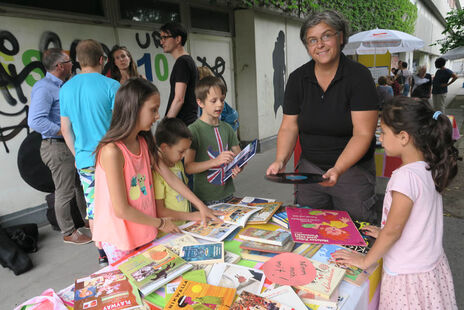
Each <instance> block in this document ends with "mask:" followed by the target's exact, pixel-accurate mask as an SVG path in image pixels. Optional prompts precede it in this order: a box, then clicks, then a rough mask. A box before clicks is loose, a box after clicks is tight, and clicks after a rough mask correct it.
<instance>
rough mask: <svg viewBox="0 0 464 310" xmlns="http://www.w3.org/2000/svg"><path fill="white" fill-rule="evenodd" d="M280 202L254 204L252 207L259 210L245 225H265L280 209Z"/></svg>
mask: <svg viewBox="0 0 464 310" xmlns="http://www.w3.org/2000/svg"><path fill="white" fill-rule="evenodd" d="M281 205H282V203H281V202H266V203H254V204H252V206H253V207H257V208H261V209H260V210H259V211H258V212H256V213H255V214H253V215H252V216H251V217H250V219H249V220H248V223H247V224H266V223H267V222H269V220H270V219H271V218H272V215H274V213H275V212H276V211H277V210H278V209H279V208H280V206H281Z"/></svg>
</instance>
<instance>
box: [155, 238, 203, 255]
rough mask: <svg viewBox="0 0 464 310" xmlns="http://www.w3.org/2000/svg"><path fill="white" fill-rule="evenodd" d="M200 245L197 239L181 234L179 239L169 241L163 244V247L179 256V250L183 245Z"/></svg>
mask: <svg viewBox="0 0 464 310" xmlns="http://www.w3.org/2000/svg"><path fill="white" fill-rule="evenodd" d="M192 244H200V242H198V240H197V239H195V238H193V237H192V236H191V235H189V234H181V235H180V236H179V237H177V238H174V239H171V240H169V241H167V242H166V243H163V245H164V246H165V247H167V248H168V249H170V250H171V251H173V252H174V253H176V254H177V255H179V254H180V250H181V249H182V246H184V245H192Z"/></svg>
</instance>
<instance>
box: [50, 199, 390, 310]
mask: <svg viewBox="0 0 464 310" xmlns="http://www.w3.org/2000/svg"><path fill="white" fill-rule="evenodd" d="M210 207H211V208H213V209H215V210H222V211H224V215H223V216H221V217H222V218H223V220H224V222H223V223H210V224H209V225H208V226H207V227H205V226H204V225H201V224H200V223H195V222H188V223H186V224H185V225H182V226H181V229H182V231H183V233H182V234H168V235H165V236H163V237H161V238H159V239H157V240H155V241H154V242H153V243H151V244H149V245H147V246H145V247H143V248H140V249H138V250H137V251H136V252H134V253H133V254H131V255H130V256H128V257H125V258H123V259H121V260H120V261H118V262H115V263H114V264H113V265H110V266H108V267H105V268H103V269H101V270H100V271H98V272H97V273H95V274H92V275H90V276H89V277H86V278H83V279H77V280H76V281H75V284H73V285H70V286H69V287H67V288H65V289H63V290H62V291H60V292H58V293H57V296H59V298H60V299H61V300H62V301H63V302H64V304H65V305H66V306H67V307H68V308H69V309H72V308H74V309H92V310H97V309H105V310H106V309H111V310H116V309H146V307H149V308H150V309H194V310H210V309H218V310H222V309H234V310H235V309H237V310H238V309H263V310H264V309H296V310H306V309H314V310H315V309H317V310H328V309H342V310H350V309H356V310H362V309H376V308H377V304H378V296H379V281H380V276H381V267H380V266H375V267H373V268H370V269H369V270H360V269H358V268H356V267H350V268H346V267H344V268H340V267H341V266H339V265H337V264H336V263H335V262H334V261H332V259H331V255H330V254H331V253H333V252H334V251H336V250H338V249H340V248H341V247H340V246H339V245H338V244H340V243H343V241H341V240H342V239H343V238H341V237H340V234H338V235H339V236H338V241H334V243H333V244H329V243H327V240H336V239H337V238H335V239H333V236H332V235H331V231H330V230H331V229H332V230H333V231H334V229H333V227H336V228H337V229H345V230H346V231H348V232H349V233H350V235H349V236H346V238H347V239H346V240H349V243H350V244H351V245H350V246H349V247H348V248H351V249H352V250H356V251H358V252H363V253H366V252H367V251H368V249H369V247H370V245H371V244H372V240H369V239H368V237H366V236H362V235H361V234H360V233H359V231H358V229H359V228H360V227H362V225H365V223H356V225H355V222H353V221H351V219H350V218H349V216H347V214H343V213H342V214H337V213H338V212H343V211H328V210H315V209H308V208H296V207H292V206H287V207H286V208H284V207H282V206H281V203H279V202H274V201H272V200H270V199H265V198H256V197H245V198H243V199H240V198H235V199H233V200H232V201H230V202H229V203H227V204H218V205H213V206H210ZM308 216H309V217H313V218H318V217H319V218H320V219H322V221H319V223H317V224H308V223H309V222H305V224H303V225H300V226H301V227H300V226H298V225H296V224H294V222H293V221H294V220H295V219H297V220H298V219H301V220H303V219H304V220H307V219H308ZM289 218H290V221H289ZM289 222H290V228H291V230H289V229H288V228H289ZM330 225H333V227H332V228H330ZM299 228H302V229H301V230H300V229H299ZM327 228H329V229H327ZM308 229H309V232H310V234H307V232H308V231H305V230H308ZM311 229H316V230H319V231H325V232H323V234H322V235H321V236H319V237H320V238H325V239H321V240H322V242H320V243H315V242H312V243H308V240H310V239H312V238H316V236H315V234H313V233H312V232H311ZM350 229H351V230H355V231H356V232H357V233H353V234H352V232H353V231H350ZM333 231H332V233H333ZM302 239H304V240H303V241H305V242H300V241H302ZM294 240H296V241H294ZM324 240H325V241H324ZM366 241H367V246H366ZM337 243H338V244H337ZM308 281H309V282H308ZM143 304H145V305H143ZM144 307H145V308H144ZM57 309H58V308H57Z"/></svg>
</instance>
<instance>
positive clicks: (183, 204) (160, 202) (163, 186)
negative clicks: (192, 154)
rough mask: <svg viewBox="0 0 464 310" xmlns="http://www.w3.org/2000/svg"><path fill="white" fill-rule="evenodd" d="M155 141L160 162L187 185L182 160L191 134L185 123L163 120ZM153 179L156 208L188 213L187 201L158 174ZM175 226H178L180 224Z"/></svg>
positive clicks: (157, 130) (189, 142)
mask: <svg viewBox="0 0 464 310" xmlns="http://www.w3.org/2000/svg"><path fill="white" fill-rule="evenodd" d="M155 141H156V144H157V146H158V149H159V154H160V155H161V160H163V161H164V163H165V164H166V166H168V167H169V169H170V170H171V171H172V173H173V174H174V175H176V176H177V177H178V178H179V179H180V180H182V182H184V184H187V181H188V180H187V176H186V175H185V171H184V164H183V163H182V158H184V155H185V152H186V151H187V150H188V149H189V148H190V144H192V134H191V133H190V130H189V129H188V128H187V126H186V125H185V123H184V122H183V121H181V120H180V119H178V118H164V119H163V120H162V121H161V122H160V123H159V124H158V127H156V132H155ZM153 179H154V184H155V197H156V207H157V208H160V207H166V208H168V209H171V210H175V211H181V212H190V203H189V201H188V200H187V199H185V198H184V197H183V196H182V195H181V194H179V193H178V192H176V191H175V190H173V189H172V188H171V187H170V186H169V184H167V183H166V181H165V180H164V178H163V177H162V176H161V175H160V173H159V172H157V171H155V172H154V173H153ZM176 224H177V225H180V224H182V222H176Z"/></svg>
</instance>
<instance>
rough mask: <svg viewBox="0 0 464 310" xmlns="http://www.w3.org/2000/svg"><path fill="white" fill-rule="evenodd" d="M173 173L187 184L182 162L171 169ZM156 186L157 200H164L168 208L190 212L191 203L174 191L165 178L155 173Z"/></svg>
mask: <svg viewBox="0 0 464 310" xmlns="http://www.w3.org/2000/svg"><path fill="white" fill-rule="evenodd" d="M169 169H171V171H172V173H174V174H175V175H176V176H177V177H178V178H179V179H181V180H182V181H183V182H184V184H187V182H188V181H187V176H186V175H185V172H184V165H183V164H182V161H179V162H178V163H176V164H175V165H174V167H169ZM153 179H154V186H155V199H159V200H164V205H165V207H166V208H168V209H171V210H175V211H183V212H190V202H189V201H188V200H187V199H185V198H184V197H183V196H182V195H181V194H179V193H178V192H176V191H175V190H174V189H172V188H171V187H170V186H169V185H168V184H167V183H166V181H165V180H164V179H163V177H162V176H161V175H160V174H159V173H158V172H156V171H155V172H154V173H153Z"/></svg>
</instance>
